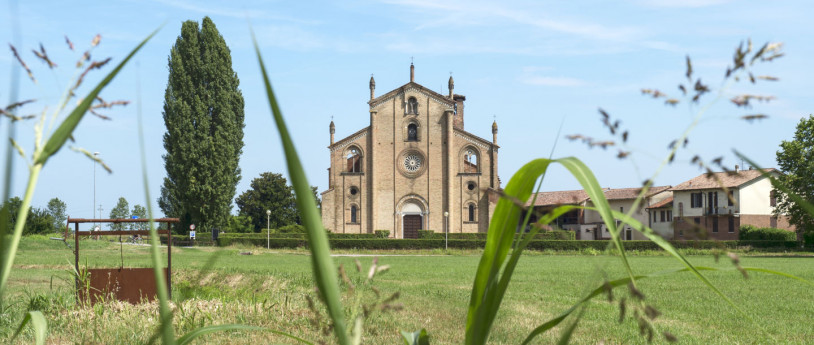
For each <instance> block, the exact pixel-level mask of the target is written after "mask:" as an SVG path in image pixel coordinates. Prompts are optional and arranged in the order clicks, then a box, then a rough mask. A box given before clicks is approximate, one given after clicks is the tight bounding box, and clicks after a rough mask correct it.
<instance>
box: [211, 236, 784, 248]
mask: <svg viewBox="0 0 814 345" xmlns="http://www.w3.org/2000/svg"><path fill="white" fill-rule="evenodd" d="M329 241H330V244H331V248H334V249H437V248H444V240H443V239H379V238H373V239H347V238H332V239H330V240H329ZM218 242H219V245H221V246H228V245H231V244H238V243H239V244H248V245H256V246H262V247H265V246H266V239H265V238H263V239H256V238H251V239H250V238H242V239H237V238H220V239H219V240H218ZM485 243H486V241H485V240H459V239H450V240H449V247H450V248H455V249H481V248H483V247H484V245H485ZM608 243H609V241H576V240H573V241H572V240H565V241H564V240H533V241H531V242H530V243H529V246H528V248H529V249H532V250H546V249H551V250H573V251H579V250H583V249H588V248H591V249H596V250H604V249H605V248H607V247H608ZM671 243H672V244H673V246H675V247H676V248H694V249H715V248H718V249H734V248H742V247H751V248H759V249H781V250H791V249H797V248H798V247H799V244H798V243H797V242H795V241H687V242H679V241H672V242H671ZM270 246H271V247H272V248H299V247H308V242H307V241H306V240H305V239H294V238H275V239H271V241H270ZM624 246H625V249H626V250H661V247H659V246H658V245H657V244H656V243H654V242H651V241H624Z"/></svg>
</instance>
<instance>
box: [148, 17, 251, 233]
mask: <svg viewBox="0 0 814 345" xmlns="http://www.w3.org/2000/svg"><path fill="white" fill-rule="evenodd" d="M238 86H239V81H238V78H237V74H235V72H234V71H233V70H232V58H231V55H230V52H229V48H228V47H227V46H226V42H225V41H224V39H223V37H222V36H221V35H220V33H218V29H217V28H216V27H215V24H214V23H213V22H212V20H211V19H209V17H204V19H203V23H202V25H201V27H200V29H199V27H198V23H197V22H195V21H191V20H190V21H186V22H184V23H183V25H182V26H181V35H180V36H178V39H176V41H175V45H173V47H172V49H171V50H170V56H169V78H168V81H167V89H166V91H165V93H164V111H163V115H164V124H165V126H166V127H167V132H166V133H165V134H164V149H166V151H167V152H166V154H165V155H164V156H163V158H164V168H165V169H166V171H167V177H165V178H164V183H163V185H162V186H161V197H160V198H159V200H158V204H159V206H160V207H161V210H162V211H163V212H164V214H165V215H167V216H169V217H178V218H181V223H180V224H179V226H178V227H177V228H176V231H177V232H184V231H185V229H188V226H189V224H190V223H194V224H196V226H197V229H199V231H207V230H209V229H210V228H212V227H220V226H224V225H226V224H227V221H228V217H229V214H230V212H231V209H232V199H233V198H234V196H235V188H236V186H237V183H238V181H240V167H239V166H238V163H239V160H240V155H241V153H242V152H243V127H244V123H243V117H244V115H243V95H242V94H241V92H240V89H239V88H238Z"/></svg>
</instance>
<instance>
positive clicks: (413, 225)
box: [402, 214, 423, 238]
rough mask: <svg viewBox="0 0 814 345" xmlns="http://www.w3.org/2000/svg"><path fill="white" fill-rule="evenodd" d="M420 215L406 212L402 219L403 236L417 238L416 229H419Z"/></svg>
mask: <svg viewBox="0 0 814 345" xmlns="http://www.w3.org/2000/svg"><path fill="white" fill-rule="evenodd" d="M422 220H423V219H422V217H421V215H420V214H407V215H404V218H403V219H402V222H403V226H404V238H418V230H421V225H422V223H423V222H422Z"/></svg>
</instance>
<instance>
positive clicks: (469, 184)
mask: <svg viewBox="0 0 814 345" xmlns="http://www.w3.org/2000/svg"><path fill="white" fill-rule="evenodd" d="M475 187H476V186H475V182H469V183H467V184H466V189H469V190H475Z"/></svg>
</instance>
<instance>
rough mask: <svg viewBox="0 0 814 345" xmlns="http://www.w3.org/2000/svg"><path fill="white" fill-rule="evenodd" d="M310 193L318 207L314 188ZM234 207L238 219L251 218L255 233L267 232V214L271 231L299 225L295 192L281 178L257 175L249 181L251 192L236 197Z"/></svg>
mask: <svg viewBox="0 0 814 345" xmlns="http://www.w3.org/2000/svg"><path fill="white" fill-rule="evenodd" d="M311 189H312V190H313V191H314V198H316V200H317V203H319V198H317V194H316V191H317V189H316V187H311ZM235 203H236V204H237V207H238V210H239V212H240V214H241V215H246V216H250V217H251V219H252V224H253V225H254V231H255V232H259V231H260V230H261V229H265V228H266V210H270V211H271V216H269V219H268V223H269V224H270V226H271V228H272V229H276V228H279V227H281V226H285V225H290V224H300V223H301V221H300V214H299V211H297V201H296V199H295V197H294V189H293V188H291V186H290V185H289V184H288V181H286V179H285V177H283V175H282V174H275V173H271V172H264V173H262V174H260V177H258V178H255V179H253V180H252V183H251V189H249V190H247V191H245V192H243V194H241V195H240V196H238V197H237V200H235Z"/></svg>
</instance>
